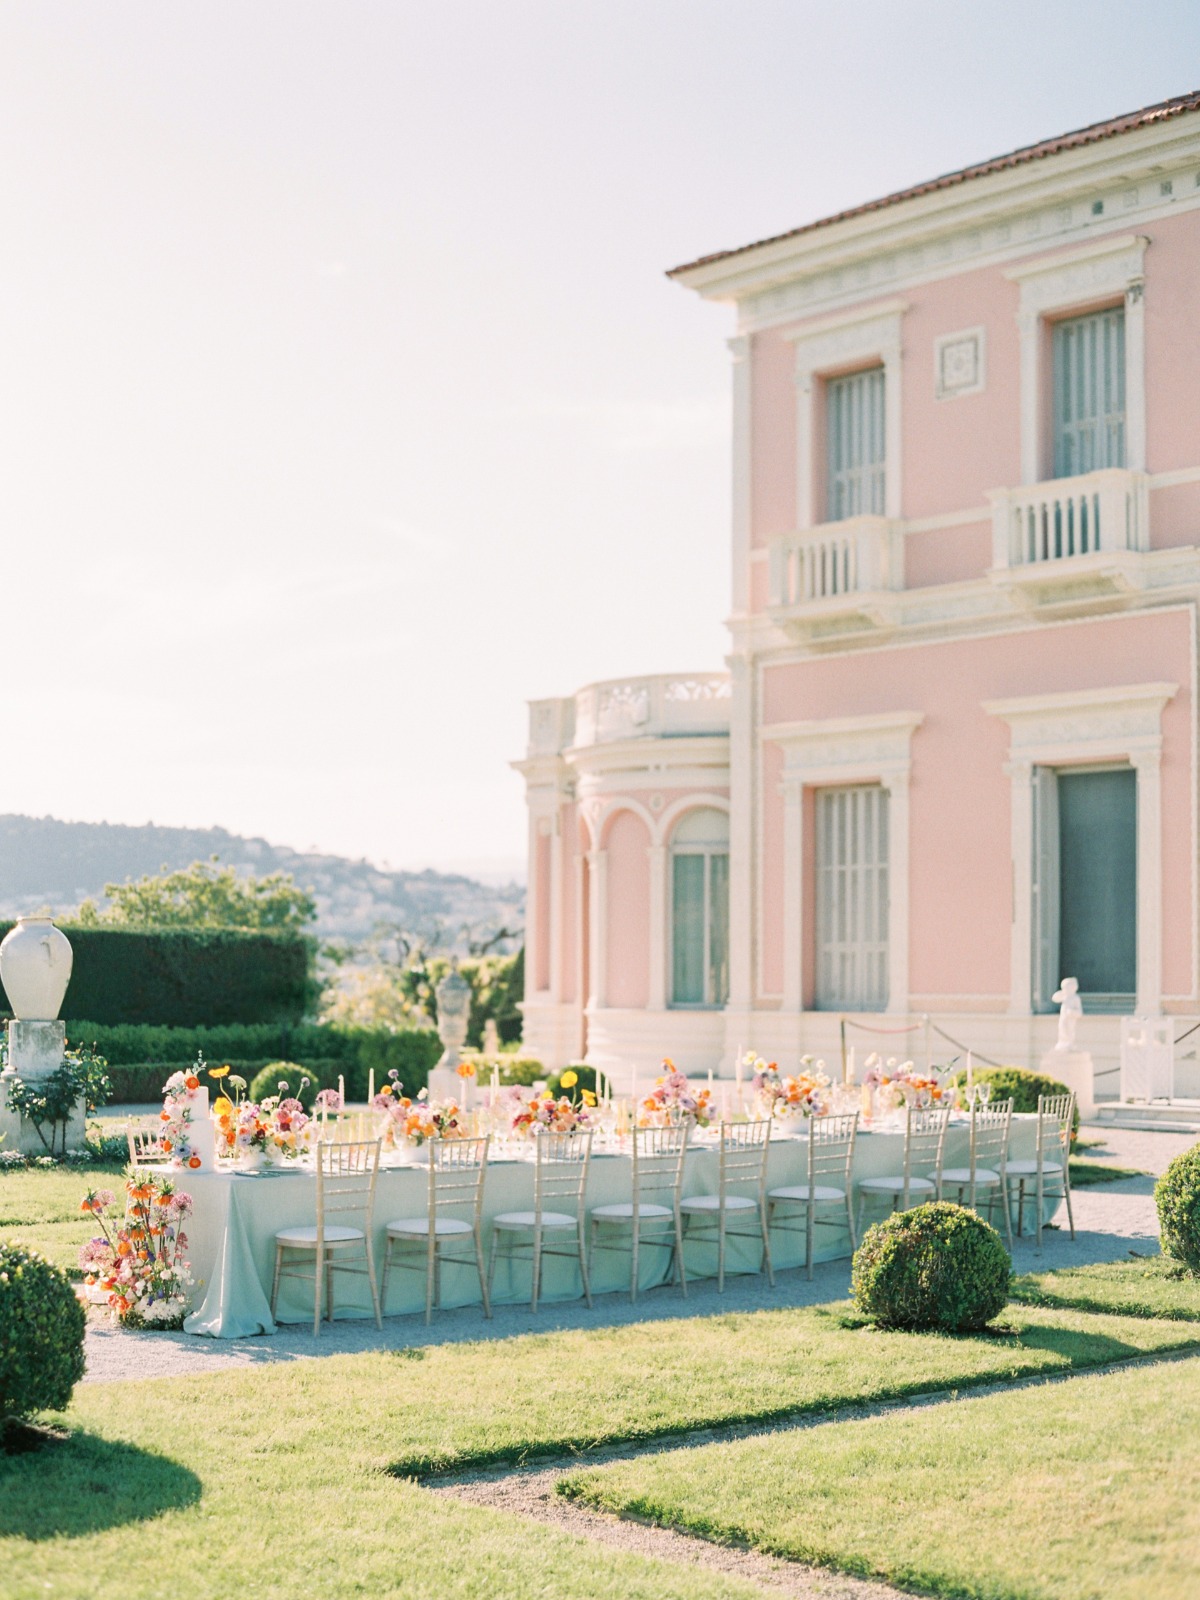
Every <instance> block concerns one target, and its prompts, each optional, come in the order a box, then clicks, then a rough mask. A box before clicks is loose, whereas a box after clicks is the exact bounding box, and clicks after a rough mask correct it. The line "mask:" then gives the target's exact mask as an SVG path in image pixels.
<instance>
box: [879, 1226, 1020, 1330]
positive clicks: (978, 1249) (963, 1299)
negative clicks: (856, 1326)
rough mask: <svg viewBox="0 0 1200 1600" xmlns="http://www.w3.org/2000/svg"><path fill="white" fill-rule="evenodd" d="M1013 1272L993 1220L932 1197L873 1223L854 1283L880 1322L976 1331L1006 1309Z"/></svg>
mask: <svg viewBox="0 0 1200 1600" xmlns="http://www.w3.org/2000/svg"><path fill="white" fill-rule="evenodd" d="M1011 1272H1012V1263H1011V1262H1010V1260H1009V1257H1008V1251H1007V1250H1006V1249H1005V1248H1004V1245H1003V1243H1002V1242H1001V1239H1000V1235H999V1234H998V1233H997V1232H996V1230H995V1228H993V1227H992V1226H991V1225H990V1223H987V1222H984V1221H983V1219H982V1218H981V1217H977V1216H976V1215H975V1213H974V1212H973V1211H968V1209H967V1208H966V1206H956V1205H952V1204H951V1203H950V1202H949V1201H947V1200H932V1201H929V1202H928V1203H927V1204H925V1205H921V1206H915V1207H914V1208H913V1209H912V1210H911V1211H896V1212H893V1213H892V1215H891V1216H890V1217H887V1218H886V1219H885V1220H884V1221H883V1222H876V1223H875V1224H874V1225H873V1226H872V1227H870V1228H868V1229H867V1231H866V1234H865V1236H864V1238H863V1242H862V1244H861V1245H860V1246H859V1247H858V1250H857V1251H856V1252H855V1256H854V1263H853V1267H852V1271H851V1279H850V1289H851V1293H852V1294H853V1296H854V1303H855V1305H856V1306H857V1307H858V1309H859V1310H860V1311H861V1312H862V1313H863V1315H864V1316H867V1317H870V1319H871V1320H872V1322H874V1323H876V1324H877V1325H878V1326H879V1327H881V1328H913V1329H931V1328H932V1329H937V1330H939V1331H941V1332H942V1333H970V1332H975V1331H977V1330H978V1329H980V1328H983V1327H986V1325H987V1324H988V1323H989V1322H990V1321H991V1320H992V1318H993V1317H995V1316H998V1315H999V1314H1000V1312H1001V1311H1003V1310H1004V1307H1005V1306H1006V1305H1007V1304H1008V1285H1009V1279H1010V1276H1011Z"/></svg>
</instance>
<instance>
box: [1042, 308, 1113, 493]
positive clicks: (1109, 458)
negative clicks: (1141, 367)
mask: <svg viewBox="0 0 1200 1600" xmlns="http://www.w3.org/2000/svg"><path fill="white" fill-rule="evenodd" d="M1124 465H1125V311H1124V308H1123V307H1121V306H1114V307H1112V308H1111V309H1110V310H1108V311H1096V312H1093V313H1091V314H1090V315H1089V316H1086V317H1070V318H1068V319H1067V321H1065V322H1056V323H1055V324H1054V476H1055V477H1056V478H1074V477H1078V476H1079V475H1080V474H1081V473H1084V472H1096V471H1098V470H1099V469H1100V468H1101V467H1123V466H1124Z"/></svg>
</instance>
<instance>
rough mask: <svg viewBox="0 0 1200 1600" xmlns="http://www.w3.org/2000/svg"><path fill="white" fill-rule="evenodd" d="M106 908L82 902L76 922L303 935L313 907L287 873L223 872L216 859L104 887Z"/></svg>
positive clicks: (313, 915) (314, 913)
mask: <svg viewBox="0 0 1200 1600" xmlns="http://www.w3.org/2000/svg"><path fill="white" fill-rule="evenodd" d="M104 893H105V895H106V897H107V901H108V903H107V905H105V906H104V907H98V906H97V905H96V903H95V901H92V900H85V901H84V902H83V904H82V905H81V906H80V908H79V911H78V913H77V917H76V920H78V921H79V922H80V923H83V924H84V925H88V924H92V925H95V924H99V923H114V924H119V925H120V926H123V927H127V928H209V929H217V928H235V929H239V930H243V931H248V932H253V933H264V932H274V933H302V932H303V931H304V930H305V929H306V928H307V927H309V925H310V924H311V923H313V922H314V921H315V920H316V916H317V906H316V902H315V901H314V899H313V897H312V895H311V894H309V893H308V891H307V890H305V889H301V888H300V887H299V886H298V885H297V883H296V881H295V879H294V878H293V877H292V875H291V873H290V872H272V873H268V874H267V876H266V877H264V878H258V877H255V875H254V874H253V873H248V874H246V875H245V876H242V875H240V874H239V873H237V872H236V871H235V870H234V868H233V867H229V866H225V867H223V866H222V865H221V863H220V860H219V858H218V857H217V856H213V857H212V859H211V860H209V861H193V863H192V864H191V866H190V867H182V868H179V869H178V870H177V871H174V872H169V871H168V870H167V869H166V868H165V867H164V868H163V870H162V871H161V872H160V873H159V874H158V875H157V876H151V875H149V874H147V875H146V876H145V877H142V878H137V879H133V880H128V881H126V882H125V883H106V884H105V886H104Z"/></svg>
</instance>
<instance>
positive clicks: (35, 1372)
mask: <svg viewBox="0 0 1200 1600" xmlns="http://www.w3.org/2000/svg"><path fill="white" fill-rule="evenodd" d="M86 1325H87V1317H86V1313H85V1312H84V1309H83V1306H82V1305H81V1304H80V1303H79V1300H78V1299H77V1297H76V1295H75V1291H74V1289H73V1288H72V1287H71V1284H70V1282H69V1281H68V1279H67V1275H66V1273H65V1272H64V1271H63V1270H62V1269H61V1267H56V1266H55V1265H54V1264H53V1262H50V1261H47V1260H46V1258H45V1256H44V1255H42V1254H41V1253H40V1252H39V1251H37V1250H33V1249H31V1248H30V1247H29V1246H28V1245H25V1244H21V1243H19V1242H18V1241H14V1242H12V1243H4V1244H0V1422H3V1421H7V1420H8V1419H9V1418H16V1417H29V1416H32V1415H33V1414H34V1412H35V1411H65V1410H66V1408H67V1406H68V1404H69V1403H70V1399H71V1391H72V1389H74V1387H75V1385H76V1384H77V1383H78V1382H79V1380H80V1378H82V1377H83V1334H84V1328H85V1327H86Z"/></svg>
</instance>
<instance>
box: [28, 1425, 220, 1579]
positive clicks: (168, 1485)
mask: <svg viewBox="0 0 1200 1600" xmlns="http://www.w3.org/2000/svg"><path fill="white" fill-rule="evenodd" d="M2 1442H3V1448H2V1449H0V1535H5V1534H15V1535H16V1536H17V1537H19V1538H22V1539H33V1540H38V1539H58V1538H79V1537H81V1536H83V1535H84V1534H89V1533H101V1532H103V1531H104V1530H105V1529H108V1528H119V1527H122V1526H123V1525H124V1524H126V1523H131V1522H147V1521H149V1520H150V1519H151V1518H152V1517H157V1516H161V1515H162V1513H163V1512H164V1511H174V1510H177V1509H181V1508H182V1507H184V1506H190V1505H194V1504H195V1502H196V1501H197V1500H199V1498H200V1493H201V1488H202V1485H201V1482H200V1479H199V1478H198V1477H197V1476H196V1474H195V1473H194V1472H190V1471H189V1470H188V1468H187V1467H182V1466H180V1465H179V1463H178V1462H177V1461H172V1460H171V1459H170V1458H169V1457H168V1456H162V1455H158V1454H156V1453H155V1452H154V1451H151V1450H141V1449H139V1448H138V1446H137V1445H132V1444H124V1443H121V1442H118V1441H115V1440H111V1439H101V1438H98V1437H97V1436H96V1435H95V1434H91V1433H86V1432H84V1431H83V1430H76V1431H75V1432H72V1433H65V1432H59V1431H57V1430H54V1429H49V1428H37V1427H31V1426H24V1427H20V1426H18V1427H12V1428H10V1429H9V1430H8V1431H7V1432H6V1434H5V1435H4V1436H3V1441H2ZM2 1587H3V1585H2V1583H0V1589H2Z"/></svg>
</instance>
